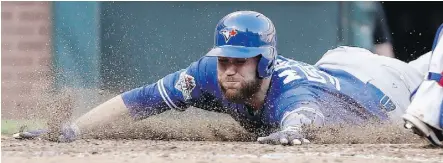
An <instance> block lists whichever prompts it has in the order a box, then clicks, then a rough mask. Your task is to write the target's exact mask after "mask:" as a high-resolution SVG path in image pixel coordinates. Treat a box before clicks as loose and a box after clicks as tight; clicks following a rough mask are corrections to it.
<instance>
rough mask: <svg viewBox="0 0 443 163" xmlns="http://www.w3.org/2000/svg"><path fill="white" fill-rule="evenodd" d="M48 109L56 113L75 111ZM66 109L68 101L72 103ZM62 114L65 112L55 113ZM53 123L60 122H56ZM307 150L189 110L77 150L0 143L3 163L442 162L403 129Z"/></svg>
mask: <svg viewBox="0 0 443 163" xmlns="http://www.w3.org/2000/svg"><path fill="white" fill-rule="evenodd" d="M63 101H66V100H62V102H61V103H62V105H59V104H57V105H55V104H51V106H53V107H54V109H60V108H65V107H68V106H71V105H65V104H63V103H65V102H63ZM67 101H69V100H67ZM58 112H60V111H58ZM51 116H52V117H60V115H58V116H53V115H51ZM306 136H307V137H308V138H309V139H310V140H311V142H312V144H309V145H302V146H280V145H263V144H258V143H256V142H255V139H256V138H255V136H254V135H252V134H249V133H247V132H246V131H245V130H244V129H243V128H242V127H240V125H239V124H238V123H237V122H235V121H234V120H233V119H232V118H231V117H230V116H228V115H226V114H220V113H214V112H209V111H204V110H201V109H196V108H189V109H188V110H187V111H184V112H178V111H168V112H165V113H162V114H159V115H156V116H153V117H150V118H148V119H145V120H142V121H139V122H137V123H133V124H131V125H130V126H107V127H105V128H103V130H97V131H95V132H94V133H84V134H82V137H83V139H81V140H78V141H75V142H72V143H55V142H49V141H47V140H43V139H36V140H15V139H13V138H11V137H10V136H8V135H2V144H1V146H2V149H1V150H2V162H5V163H20V162H32V163H40V162H41V163H50V162H54V163H71V162H80V161H87V162H88V163H102V162H107V163H108V162H109V163H112V162H137V163H138V162H140V163H142V162H143V163H144V162H149V163H152V162H185V163H187V162H195V163H209V162H223V163H225V162H233V163H235V162H241V163H246V162H251V163H257V162H265V163H266V162H272V163H276V162H301V163H308V162H312V163H317V162H318V163H326V162H361V163H366V162H367V163H369V162H371V163H372V162H377V163H380V162H398V163H406V162H443V150H442V149H438V148H432V147H430V146H428V145H427V143H426V142H424V141H423V140H422V139H419V138H418V136H416V135H413V134H412V133H410V132H409V131H406V130H404V129H402V127H401V126H398V125H393V126H389V125H385V126H373V125H368V126H358V127H356V126H353V127H344V126H338V127H337V126H335V127H323V128H321V129H317V130H313V131H312V132H309V134H308V135H306Z"/></svg>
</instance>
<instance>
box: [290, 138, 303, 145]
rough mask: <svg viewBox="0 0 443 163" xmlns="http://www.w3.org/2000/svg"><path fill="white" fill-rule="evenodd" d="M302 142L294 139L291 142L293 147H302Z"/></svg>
mask: <svg viewBox="0 0 443 163" xmlns="http://www.w3.org/2000/svg"><path fill="white" fill-rule="evenodd" d="M301 144H302V142H301V141H300V140H299V139H294V140H292V141H291V145H301Z"/></svg>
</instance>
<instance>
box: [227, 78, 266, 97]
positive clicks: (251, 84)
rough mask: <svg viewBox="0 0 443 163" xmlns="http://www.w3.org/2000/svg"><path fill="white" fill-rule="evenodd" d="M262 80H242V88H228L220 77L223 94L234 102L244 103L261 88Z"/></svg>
mask: <svg viewBox="0 0 443 163" xmlns="http://www.w3.org/2000/svg"><path fill="white" fill-rule="evenodd" d="M262 81H263V80H261V79H258V78H255V79H254V80H250V81H244V82H241V83H240V84H241V87H240V89H227V88H225V87H224V86H223V84H222V83H221V81H220V79H218V83H219V86H220V88H221V90H222V93H223V96H224V97H225V98H226V99H227V100H228V101H230V102H233V103H244V102H245V101H246V100H247V99H249V98H251V97H252V96H253V95H254V94H256V93H257V92H258V91H259V90H260V87H261V84H262Z"/></svg>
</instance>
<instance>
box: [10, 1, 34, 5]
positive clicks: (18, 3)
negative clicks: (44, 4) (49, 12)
mask: <svg viewBox="0 0 443 163" xmlns="http://www.w3.org/2000/svg"><path fill="white" fill-rule="evenodd" d="M37 3H38V2H34V1H16V2H15V3H14V4H15V5H17V6H34V5H36V4H37Z"/></svg>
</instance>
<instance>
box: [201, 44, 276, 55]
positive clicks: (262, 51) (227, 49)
mask: <svg viewBox="0 0 443 163" xmlns="http://www.w3.org/2000/svg"><path fill="white" fill-rule="evenodd" d="M273 51H274V48H273V47H243V46H242V47H240V46H221V47H215V48H213V49H211V50H210V51H209V52H208V53H207V54H206V56H210V57H228V58H252V57H255V56H258V55H262V56H264V57H268V56H272V53H273Z"/></svg>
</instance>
